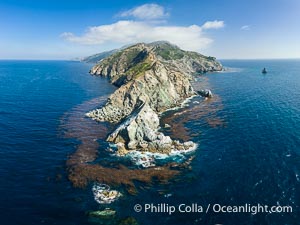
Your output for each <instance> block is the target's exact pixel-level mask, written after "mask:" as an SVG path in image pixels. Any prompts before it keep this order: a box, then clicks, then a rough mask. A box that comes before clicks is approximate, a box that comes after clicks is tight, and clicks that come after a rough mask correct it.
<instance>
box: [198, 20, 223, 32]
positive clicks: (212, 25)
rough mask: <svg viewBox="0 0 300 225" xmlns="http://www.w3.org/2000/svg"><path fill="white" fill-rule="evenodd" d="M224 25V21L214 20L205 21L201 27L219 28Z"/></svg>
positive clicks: (206, 28)
mask: <svg viewBox="0 0 300 225" xmlns="http://www.w3.org/2000/svg"><path fill="white" fill-rule="evenodd" d="M224 26H225V23H224V21H220V20H215V21H207V22H206V23H205V24H203V26H202V29H205V30H208V29H220V28H223V27H224Z"/></svg>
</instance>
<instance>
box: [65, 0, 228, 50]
mask: <svg viewBox="0 0 300 225" xmlns="http://www.w3.org/2000/svg"><path fill="white" fill-rule="evenodd" d="M119 16H121V17H127V16H130V17H134V19H133V20H120V21H117V22H115V23H112V24H106V25H100V26H93V27H89V28H88V29H87V30H86V31H85V32H84V33H83V34H82V35H76V34H73V33H71V32H65V33H63V34H61V37H62V38H64V39H65V40H66V41H69V42H72V43H77V44H81V45H90V46H99V47H102V48H107V47H108V46H110V47H111V46H113V47H114V48H117V47H120V46H122V45H127V44H134V43H137V42H147V43H148V42H153V41H160V40H164V41H169V42H171V43H173V44H176V45H178V46H179V47H181V48H182V49H185V50H191V51H200V50H202V49H205V48H207V47H208V46H209V45H210V44H211V43H212V42H213V40H212V39H211V38H210V37H208V36H207V34H206V32H204V31H206V30H209V29H219V28H222V27H224V26H225V24H224V21H218V20H215V21H207V22H206V23H204V24H203V25H202V26H199V25H195V24H193V25H190V26H168V25H166V23H164V22H166V21H162V20H161V19H162V18H166V16H168V14H167V13H166V12H165V10H164V8H163V7H162V6H160V5H157V4H145V5H141V6H138V7H136V8H133V9H130V10H128V11H125V12H122V13H121V14H120V15H119Z"/></svg>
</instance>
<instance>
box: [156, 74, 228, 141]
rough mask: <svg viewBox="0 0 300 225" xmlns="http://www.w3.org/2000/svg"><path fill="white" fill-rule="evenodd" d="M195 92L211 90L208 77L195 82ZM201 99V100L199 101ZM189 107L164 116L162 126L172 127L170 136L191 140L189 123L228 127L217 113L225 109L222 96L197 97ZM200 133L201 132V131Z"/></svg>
mask: <svg viewBox="0 0 300 225" xmlns="http://www.w3.org/2000/svg"><path fill="white" fill-rule="evenodd" d="M193 87H194V89H195V90H201V89H210V85H209V83H208V78H207V77H204V76H203V77H201V80H200V81H195V82H193ZM199 98H200V99H199ZM190 102H191V104H189V106H188V107H184V108H181V109H179V110H177V111H176V112H175V113H173V114H170V113H168V114H165V115H163V116H162V118H161V120H162V124H169V125H172V126H170V128H169V131H170V136H171V137H172V138H175V139H181V140H183V141H186V140H189V139H190V137H191V136H198V135H199V134H198V135H197V134H192V133H191V130H190V129H189V128H187V126H186V123H187V122H193V121H200V120H201V121H202V122H203V123H206V124H208V125H209V126H210V127H212V128H217V127H226V124H225V120H224V118H220V117H219V116H218V115H217V113H218V112H219V111H221V110H222V109H223V104H222V100H221V98H220V96H218V95H216V94H214V95H213V97H212V98H205V99H204V98H202V97H199V96H196V97H195V98H193V99H191V100H190ZM199 132H200V131H199Z"/></svg>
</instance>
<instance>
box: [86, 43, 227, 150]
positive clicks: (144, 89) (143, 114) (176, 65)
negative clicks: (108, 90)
mask: <svg viewBox="0 0 300 225" xmlns="http://www.w3.org/2000/svg"><path fill="white" fill-rule="evenodd" d="M222 69H223V68H222V65H221V64H220V63H219V62H218V61H216V59H215V58H214V57H207V56H204V55H201V54H199V53H196V52H190V51H184V50H182V49H180V48H179V47H177V46H175V45H173V44H171V43H169V42H164V41H160V42H154V43H150V44H145V43H138V44H135V45H132V46H129V47H127V48H125V49H122V50H119V51H114V52H113V53H112V54H111V55H110V56H108V57H106V58H104V59H101V60H100V61H99V62H98V63H97V64H96V65H95V66H94V67H93V68H92V69H91V71H90V73H91V74H92V75H96V76H104V77H107V78H108V79H109V81H110V82H111V83H112V84H114V85H115V86H117V87H118V89H117V90H116V91H115V92H114V93H113V94H112V95H111V96H110V97H109V98H108V99H107V102H106V104H105V105H104V106H103V107H102V108H100V109H95V110H93V111H91V112H88V113H87V114H86V115H87V116H88V117H91V118H92V119H94V120H96V121H109V122H111V123H117V124H118V126H117V128H116V129H115V131H114V132H112V133H111V134H110V135H109V136H108V138H107V141H108V142H111V143H114V144H116V147H117V154H118V155H126V154H127V153H128V152H129V151H132V150H138V151H143V152H158V153H164V154H168V153H170V152H172V151H177V150H179V151H180V150H183V151H187V150H190V149H193V148H195V144H194V143H192V142H190V141H189V142H180V141H178V140H172V139H171V138H170V137H169V136H166V135H164V134H163V133H162V132H160V131H159V130H160V119H159V114H160V113H162V112H164V111H166V110H168V109H171V108H174V107H177V106H180V105H181V104H182V102H183V101H185V100H186V99H187V98H189V97H192V96H194V95H197V93H202V92H203V91H202V92H201V90H197V91H198V92H197V91H195V90H194V89H193V87H192V85H191V83H190V81H191V80H192V79H193V75H194V74H197V73H201V74H202V73H206V72H213V71H221V70H222ZM209 93H210V92H209ZM210 95H211V93H210Z"/></svg>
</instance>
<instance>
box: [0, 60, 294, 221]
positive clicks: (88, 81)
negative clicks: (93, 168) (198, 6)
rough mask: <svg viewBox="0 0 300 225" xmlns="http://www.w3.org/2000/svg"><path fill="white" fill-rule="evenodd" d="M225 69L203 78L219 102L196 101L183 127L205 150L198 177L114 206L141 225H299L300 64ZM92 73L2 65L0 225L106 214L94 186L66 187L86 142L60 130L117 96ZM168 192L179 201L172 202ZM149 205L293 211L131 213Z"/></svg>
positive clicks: (52, 65) (71, 67)
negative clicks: (71, 160) (75, 115)
mask: <svg viewBox="0 0 300 225" xmlns="http://www.w3.org/2000/svg"><path fill="white" fill-rule="evenodd" d="M222 63H223V65H224V66H226V67H230V69H229V70H228V71H227V72H224V73H212V74H207V75H206V76H204V77H202V76H200V77H198V78H197V79H198V80H199V81H204V82H205V83H206V85H207V86H208V87H209V88H210V89H211V90H212V91H213V93H214V95H215V97H214V100H213V101H212V102H205V101H203V99H201V98H199V97H196V98H194V99H192V101H191V103H190V106H188V107H187V108H185V109H182V110H181V111H186V112H185V113H183V114H182V115H183V116H182V117H180V118H178V119H177V120H176V121H177V122H178V123H184V126H185V127H186V128H188V129H189V130H188V131H187V134H188V135H190V138H191V140H193V141H194V142H196V143H198V144H199V147H198V149H197V151H196V153H195V156H196V157H195V159H194V160H193V162H192V170H191V171H189V172H186V173H185V174H183V175H182V176H180V177H179V178H177V180H176V181H174V182H171V183H170V184H168V185H158V184H155V183H154V184H153V186H152V187H151V188H150V189H145V190H140V191H139V194H138V195H136V196H125V197H124V198H123V199H121V200H120V201H118V202H116V203H114V204H113V207H114V208H116V209H117V210H118V213H119V216H120V217H126V216H133V217H135V218H136V219H137V220H138V221H139V222H140V224H153V221H156V222H157V224H217V223H220V224H272V225H273V224H275V225H276V224H299V221H300V209H299V205H300V150H299V149H300V123H299V122H300V60H259V61H256V60H247V61H246V60H245V61H244V60H232V61H231V60H225V61H222ZM90 67H91V65H89V64H82V63H78V62H67V61H0V193H1V195H0V202H1V204H0V218H1V224H4V225H6V224H89V223H90V222H89V221H88V218H87V216H86V215H85V212H86V211H87V210H95V209H98V208H99V205H98V204H97V203H96V202H95V201H94V200H93V196H92V193H91V190H90V187H88V188H87V189H76V188H73V187H72V186H71V184H70V183H69V182H68V180H67V178H66V172H65V161H66V159H67V157H68V155H70V154H71V153H72V152H74V151H75V150H76V147H77V145H78V142H79V141H78V140H76V139H74V138H64V137H63V136H62V135H61V131H60V126H61V123H62V119H61V118H62V117H63V116H64V115H65V113H66V112H74V111H76V110H77V111H79V112H80V109H78V105H80V104H82V103H83V105H82V106H84V105H85V102H89V101H90V100H91V99H94V98H96V97H98V96H104V95H107V94H109V93H111V92H112V91H113V90H114V87H112V86H111V85H110V84H108V83H107V81H106V80H105V79H101V78H98V77H92V76H90V75H89V74H88V71H89V69H90ZM263 67H266V68H267V69H268V71H269V72H268V73H267V74H266V75H263V74H261V69H262V68H263ZM196 85H197V82H196ZM92 106H93V105H92ZM76 107H77V108H76ZM93 107H94V106H93ZM204 109H205V110H204ZM166 132H168V130H166ZM180 132H181V131H180ZM99 141H100V142H101V140H99ZM99 150H101V149H99ZM161 190H163V191H164V192H165V193H170V194H172V196H171V197H169V198H165V197H164V196H163V195H160V194H159V192H161ZM152 202H153V203H154V204H159V203H166V204H169V205H178V204H181V203H185V204H191V203H198V204H199V205H204V206H206V205H207V204H215V203H219V204H222V205H243V204H246V203H248V204H258V203H260V204H267V205H270V206H272V205H291V206H292V207H293V212H292V213H272V214H267V213H260V214H257V215H251V214H249V213H240V214H233V213H231V214H229V213H213V212H208V213H207V214H205V213H189V214H184V213H174V214H173V215H171V216H169V215H168V214H165V213H157V214H154V213H135V212H134V211H133V206H134V204H136V203H139V204H142V205H143V204H144V203H152ZM106 222H107V221H106Z"/></svg>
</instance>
